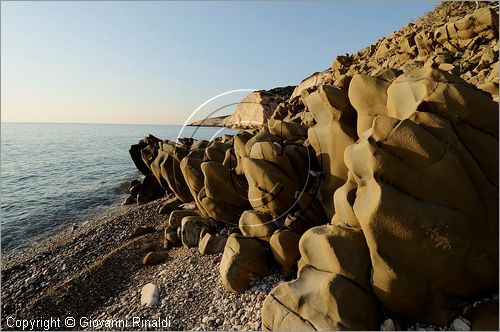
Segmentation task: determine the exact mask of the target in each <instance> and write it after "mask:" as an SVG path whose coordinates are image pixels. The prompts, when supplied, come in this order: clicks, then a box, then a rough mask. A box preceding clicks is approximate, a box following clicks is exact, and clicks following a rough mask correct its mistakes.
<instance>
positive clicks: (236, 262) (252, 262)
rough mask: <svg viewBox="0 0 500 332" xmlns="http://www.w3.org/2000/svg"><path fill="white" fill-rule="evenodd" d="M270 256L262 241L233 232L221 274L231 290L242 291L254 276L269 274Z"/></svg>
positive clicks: (228, 241) (223, 281)
mask: <svg viewBox="0 0 500 332" xmlns="http://www.w3.org/2000/svg"><path fill="white" fill-rule="evenodd" d="M269 270H270V261H269V256H268V253H267V251H266V249H265V248H264V246H263V244H262V242H261V241H259V240H256V239H252V238H245V237H242V236H241V235H238V234H231V235H230V236H229V237H228V239H227V242H226V246H225V248H224V253H223V255H222V260H221V263H220V274H221V278H222V284H223V285H224V288H226V289H227V290H228V291H230V292H235V293H241V292H244V291H245V290H246V289H248V288H249V287H250V280H251V279H252V278H262V277H265V276H266V275H268V274H269Z"/></svg>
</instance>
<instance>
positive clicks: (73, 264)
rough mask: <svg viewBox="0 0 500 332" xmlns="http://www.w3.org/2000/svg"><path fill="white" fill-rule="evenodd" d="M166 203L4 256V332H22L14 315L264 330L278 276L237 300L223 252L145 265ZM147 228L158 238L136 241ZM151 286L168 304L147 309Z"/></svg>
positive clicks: (180, 252) (110, 214)
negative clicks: (144, 301) (143, 296)
mask: <svg viewBox="0 0 500 332" xmlns="http://www.w3.org/2000/svg"><path fill="white" fill-rule="evenodd" d="M164 201H165V198H161V199H158V200H155V201H152V202H150V203H147V204H144V205H140V206H137V205H127V206H115V207H113V208H111V209H110V208H106V210H105V211H103V212H102V213H100V214H98V215H96V216H94V217H91V218H86V219H85V220H82V223H83V225H82V226H80V227H77V228H76V229H72V228H71V226H69V227H63V228H62V229H60V230H59V231H57V232H55V233H54V234H52V235H51V236H49V237H46V238H44V239H41V240H39V241H34V242H33V243H32V244H31V245H30V246H29V247H26V248H23V249H19V250H14V251H12V252H10V253H7V254H4V255H2V261H1V264H2V269H1V275H2V282H3V285H2V300H3V301H2V321H1V325H2V329H16V328H15V327H11V326H8V325H7V319H8V318H9V317H13V318H15V319H35V318H40V317H41V318H44V319H51V318H54V319H56V318H60V321H61V322H63V321H64V319H66V318H67V317H68V316H72V317H75V318H79V317H80V318H81V317H85V318H86V319H88V320H97V321H100V320H101V321H102V320H120V319H123V320H125V321H127V322H130V326H128V327H124V328H123V329H134V328H137V326H135V327H133V325H132V320H133V319H134V317H139V318H140V319H145V320H146V321H153V320H156V319H158V318H161V319H164V318H168V319H169V321H170V326H169V327H164V326H163V327H161V326H160V327H158V328H162V329H167V330H186V329H189V330H196V329H205V330H206V329H210V330H235V329H245V330H259V329H260V328H261V325H260V324H261V323H260V319H261V315H260V308H261V307H262V302H263V301H264V298H265V296H266V294H267V293H268V292H269V291H270V290H271V289H272V288H273V287H274V286H275V285H276V283H277V282H279V281H281V276H280V274H279V272H278V271H275V272H274V273H273V274H272V275H271V276H269V277H267V278H265V279H263V280H259V281H258V282H256V284H255V286H254V287H253V288H252V289H251V290H248V291H247V292H245V293H243V294H234V293H229V292H228V291H226V290H225V289H224V288H223V287H222V284H221V282H220V275H219V269H218V265H219V263H220V260H221V256H222V255H221V254H217V255H207V256H205V255H201V254H200V253H199V252H198V250H197V248H192V249H187V248H184V247H179V248H173V249H169V250H168V252H167V255H168V259H167V261H166V262H165V263H163V264H159V265H153V266H143V265H142V258H143V256H144V254H145V253H146V252H147V251H148V250H150V249H151V248H152V247H156V249H157V250H163V249H162V248H161V244H160V243H161V239H162V238H163V226H162V225H164V224H165V221H166V219H168V215H161V214H158V212H157V209H158V207H159V206H161V205H162V204H163V203H164ZM139 226H153V227H155V229H156V232H154V233H151V234H146V235H142V236H139V237H135V238H130V234H131V233H132V232H133V231H134V230H135V229H137V227H139ZM165 252H166V251H165ZM117 271H119V272H118V273H117ZM150 282H152V283H155V284H157V285H158V286H159V287H160V289H161V296H160V304H159V305H158V306H156V307H152V308H148V307H142V306H141V303H140V293H141V288H142V287H143V286H144V285H145V284H147V283H150ZM160 316H161V317H160ZM164 316H169V317H164ZM136 319H137V318H136ZM9 322H10V323H12V322H13V320H12V318H10V320H9ZM153 328H154V327H153ZM51 329H61V330H68V329H75V330H81V329H92V330H96V329H101V328H99V326H97V327H96V326H81V325H79V322H78V319H77V324H76V326H74V327H73V328H72V327H68V326H64V325H61V326H51ZM102 329H105V330H107V329H112V328H111V327H106V326H102Z"/></svg>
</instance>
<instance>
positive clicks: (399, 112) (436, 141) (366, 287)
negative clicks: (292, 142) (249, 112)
mask: <svg viewBox="0 0 500 332" xmlns="http://www.w3.org/2000/svg"><path fill="white" fill-rule="evenodd" d="M355 80H356V81H359V82H370V84H371V83H372V82H376V81H373V80H370V79H365V78H363V77H359V78H357V77H356V76H355V77H354V78H353V81H355ZM371 86H374V87H375V88H374V89H375V90H376V85H371ZM349 89H350V90H351V89H356V90H358V89H359V86H358V83H356V84H353V85H352V86H351V87H350V88H349ZM384 90H385V92H384ZM320 91H321V90H320ZM364 91H365V93H366V94H367V96H360V95H359V94H363V92H362V91H361V90H358V91H353V92H352V93H351V91H349V95H357V98H358V101H362V100H367V99H368V98H369V97H368V96H370V95H372V94H373V91H374V90H373V89H365V90H364ZM380 91H381V93H382V96H381V98H382V99H383V100H387V104H386V109H383V108H382V107H381V108H379V110H378V111H376V112H377V113H384V112H385V113H386V114H385V115H384V114H378V115H374V114H373V113H375V112H374V111H373V108H370V110H367V109H363V107H364V106H367V107H371V105H368V104H365V103H362V102H359V103H355V104H356V105H358V107H361V108H360V110H359V114H363V115H364V114H370V112H372V113H371V116H372V117H373V120H372V124H371V125H370V128H369V129H368V130H366V131H364V132H363V133H362V135H361V137H360V138H359V140H358V141H357V142H356V143H355V144H350V145H348V146H347V147H345V149H344V151H343V154H342V155H343V160H344V163H345V166H346V167H347V172H348V176H347V181H346V182H345V184H344V185H343V186H342V187H340V188H339V189H338V190H337V191H336V192H335V194H334V195H333V199H334V208H335V215H334V216H333V219H332V225H331V226H322V227H319V228H313V229H312V230H310V231H308V232H307V233H306V234H304V236H303V237H302V239H301V243H300V252H301V256H302V258H301V260H300V262H299V272H298V280H297V281H293V282H291V283H286V284H282V285H280V286H279V287H278V288H276V289H274V290H273V291H272V292H271V294H270V295H269V298H268V300H266V303H265V306H264V311H263V327H265V328H270V329H283V328H289V327H290V326H295V325H297V324H298V325H297V326H298V327H299V328H302V327H303V328H315V329H337V328H345V327H347V328H349V329H358V328H362V329H375V328H376V327H377V326H378V325H379V324H380V323H381V321H380V318H381V316H380V315H375V316H372V317H371V318H370V319H368V318H367V317H363V319H360V318H361V317H359V316H357V317H356V318H357V320H356V319H354V320H348V318H350V317H352V316H353V315H352V314H351V313H349V312H348V311H346V312H344V313H343V314H339V315H338V316H335V315H334V313H335V312H336V311H335V310H334V309H333V308H335V309H338V308H343V307H344V304H343V301H349V302H351V301H353V299H355V298H356V299H357V300H356V301H359V303H364V305H365V307H364V308H365V310H364V313H365V314H366V313H368V312H371V313H376V312H378V311H380V309H381V308H380V306H379V305H378V304H377V302H376V301H380V303H381V304H382V306H383V308H384V310H385V311H386V312H387V313H388V314H389V315H391V316H392V317H397V318H398V319H401V320H403V321H427V322H429V323H433V324H439V325H442V324H447V323H449V322H450V320H451V319H452V318H453V317H454V316H456V315H457V314H458V313H459V310H458V308H460V303H462V302H463V301H464V300H465V299H467V298H470V297H473V296H475V295H478V294H482V293H484V292H487V291H489V290H491V289H494V288H495V287H497V282H498V237H497V232H498V177H497V172H492V170H493V169H495V170H497V169H498V155H496V156H495V155H491V154H488V155H486V154H482V153H479V151H484V150H482V149H481V148H480V147H479V145H478V144H481V145H482V146H483V147H487V150H488V151H497V149H498V104H497V103H495V102H494V101H492V99H491V97H489V96H488V95H486V94H485V93H483V92H481V91H479V90H477V89H475V88H474V87H473V86H471V85H469V84H467V83H466V82H465V81H463V80H462V79H460V78H457V77H455V76H453V75H451V74H448V73H446V72H444V71H442V70H437V69H432V68H415V69H413V70H411V71H409V72H408V73H406V74H403V75H400V76H399V77H398V78H396V79H395V80H394V81H393V82H392V83H391V84H390V86H389V87H388V88H387V89H380ZM356 110H358V109H356ZM472 114H473V115H472ZM365 120H366V119H361V121H363V122H365ZM364 125H366V123H363V126H364ZM359 128H360V126H359V125H358V129H359ZM331 156H332V158H333V159H334V160H335V159H336V158H342V157H338V156H336V155H335V154H334V153H331ZM409 174H411V175H410V176H409ZM346 253H349V254H348V256H345V254H346ZM422 255H424V256H425V257H426V259H425V260H422ZM353 257H356V260H354V261H353V260H352V258H353ZM362 257H364V258H362ZM414 271H418V273H417V274H415V272H414ZM339 275H340V276H342V278H343V279H342V280H346V279H347V280H349V281H350V282H347V281H346V282H345V285H343V286H336V285H335V281H334V280H336V278H338V276H339ZM370 275H371V277H370ZM324 278H325V282H326V283H327V284H328V285H330V288H329V289H328V290H324V291H323V292H321V293H310V292H309V290H308V287H307V285H308V283H310V282H311V283H313V282H314V281H316V282H318V281H319V280H323V279H324ZM472 280H474V282H473V281H472ZM297 285H300V287H299V286H297ZM346 285H349V287H347V286H346ZM344 287H347V288H344ZM359 288H361V289H362V290H363V291H362V292H361V290H360V289H359ZM340 289H343V292H342V293H340ZM320 294H322V295H321V296H322V298H323V300H322V302H321V303H326V302H328V301H332V303H334V304H333V307H332V309H331V310H327V311H325V306H324V305H315V304H314V303H318V302H314V301H313V300H312V299H311V300H310V301H308V300H305V301H304V303H305V304H304V305H303V306H297V298H302V299H303V298H305V297H307V296H318V297H319V296H320ZM375 298H376V299H377V300H376V301H374V299H375ZM348 299H349V300H348ZM367 322H370V324H369V325H363V324H367ZM299 323H300V324H299ZM290 324H291V325H290ZM360 324H361V325H360Z"/></svg>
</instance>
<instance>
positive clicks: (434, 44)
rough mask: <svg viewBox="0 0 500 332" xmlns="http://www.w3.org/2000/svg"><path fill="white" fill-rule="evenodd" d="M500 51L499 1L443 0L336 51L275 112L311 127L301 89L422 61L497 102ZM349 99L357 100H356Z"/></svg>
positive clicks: (375, 74) (344, 83)
mask: <svg viewBox="0 0 500 332" xmlns="http://www.w3.org/2000/svg"><path fill="white" fill-rule="evenodd" d="M476 8H478V9H477V10H475V9H476ZM498 52H499V46H498V4H497V3H496V2H491V3H488V2H478V7H476V4H475V3H474V2H460V3H452V2H443V3H442V4H440V5H439V6H438V7H437V8H436V9H435V10H433V11H432V12H430V13H428V14H427V15H426V16H424V17H422V18H420V19H418V20H416V21H415V22H414V23H409V24H407V25H405V26H404V27H402V28H401V29H400V30H399V31H395V32H393V33H391V34H389V35H388V36H386V37H384V38H381V39H380V40H377V41H376V42H375V43H373V44H372V45H370V46H368V47H366V48H364V49H362V50H361V51H359V52H356V53H354V54H345V55H340V56H337V57H336V58H335V59H334V61H333V63H332V66H331V68H329V69H327V70H324V71H322V72H318V73H314V74H313V75H311V76H310V77H308V78H306V79H304V80H303V81H302V82H301V83H300V84H299V85H298V86H297V88H296V89H295V91H294V92H293V93H292V95H291V98H290V99H289V100H288V101H285V102H283V103H281V104H280V105H279V106H278V107H277V108H276V111H275V114H273V115H272V117H276V118H278V119H283V118H288V119H292V118H293V119H295V121H297V120H298V119H301V121H302V124H303V125H306V126H308V127H309V126H310V125H312V124H311V123H310V121H308V120H307V119H310V115H309V112H308V110H307V108H306V107H304V106H303V105H300V103H298V102H297V98H300V95H301V94H302V93H303V92H305V91H308V90H309V91H310V90H316V89H317V87H319V86H322V85H334V86H336V87H338V88H339V89H342V90H345V91H347V90H348V88H349V84H350V83H351V80H352V79H353V78H354V76H355V74H364V75H368V76H371V77H377V78H379V79H382V80H383V81H391V78H390V77H388V76H385V77H380V76H381V74H383V73H384V72H386V71H387V70H394V71H399V72H400V73H402V72H403V71H406V70H409V69H411V68H414V67H422V66H425V67H430V68H439V69H442V70H444V71H446V72H449V73H452V74H454V75H456V76H459V77H460V78H462V79H464V80H465V81H466V82H468V83H470V84H472V85H474V86H476V87H477V88H479V89H481V90H483V91H485V92H486V93H488V94H489V95H491V96H492V98H493V99H494V100H495V101H497V102H498ZM382 76H384V75H382ZM372 101H373V102H374V103H375V104H379V103H381V101H378V100H372ZM351 102H352V103H353V104H354V103H355V100H351ZM370 114H371V113H370ZM304 120H306V121H304ZM361 126H362V127H363V124H361ZM358 134H359V133H358Z"/></svg>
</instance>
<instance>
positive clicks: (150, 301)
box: [141, 283, 160, 307]
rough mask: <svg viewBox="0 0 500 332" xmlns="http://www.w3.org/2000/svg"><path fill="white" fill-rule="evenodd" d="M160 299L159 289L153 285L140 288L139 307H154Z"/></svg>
mask: <svg viewBox="0 0 500 332" xmlns="http://www.w3.org/2000/svg"><path fill="white" fill-rule="evenodd" d="M159 299H160V289H159V287H158V286H156V285H155V284H152V283H149V284H146V285H145V286H144V287H142V291H141V305H143V306H144V305H145V306H147V307H154V306H155V305H156V304H157V303H158V300H159Z"/></svg>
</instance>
